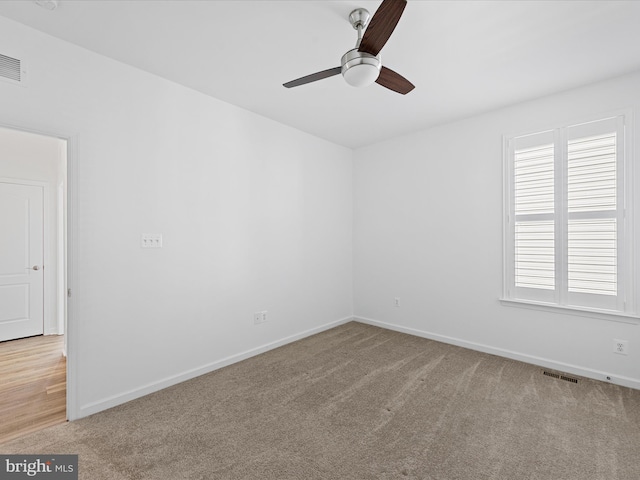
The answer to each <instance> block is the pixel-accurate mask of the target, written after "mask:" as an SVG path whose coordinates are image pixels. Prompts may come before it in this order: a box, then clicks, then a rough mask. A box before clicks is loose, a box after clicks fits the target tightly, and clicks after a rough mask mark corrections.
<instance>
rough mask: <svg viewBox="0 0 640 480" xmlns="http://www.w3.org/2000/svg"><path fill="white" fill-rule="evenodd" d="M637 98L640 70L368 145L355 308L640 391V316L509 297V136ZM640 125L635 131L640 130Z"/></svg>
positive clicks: (362, 153) (358, 170)
mask: <svg viewBox="0 0 640 480" xmlns="http://www.w3.org/2000/svg"><path fill="white" fill-rule="evenodd" d="M629 107H632V108H633V111H634V113H635V115H636V116H637V113H638V111H639V107H640V74H636V75H629V76H626V77H621V78H618V79H613V80H610V81H608V82H604V83H601V84H596V85H592V86H589V87H585V88H581V89H577V90H573V91H570V92H566V93H563V94H559V95H554V96H551V97H547V98H543V99H539V100H536V101H532V102H528V103H523V104H519V105H515V106H513V107H510V108H506V109H503V110H500V111H496V112H493V113H489V114H486V115H482V116H478V117H475V118H469V119H466V120H463V121H459V122H456V123H452V124H448V125H443V126H440V127H437V128H433V129H430V130H426V131H422V132H418V133H416V134H413V135H409V136H405V137H402V138H396V139H394V140H391V141H388V142H384V143H380V144H377V145H373V146H370V147H367V148H362V149H359V150H357V151H356V152H355V154H354V155H355V156H354V208H355V211H354V284H355V290H354V313H355V315H356V317H359V318H361V319H363V320H364V321H368V322H371V323H375V324H378V325H383V326H387V327H391V328H395V329H398V330H403V331H407V332H411V333H415V334H418V335H423V336H427V337H431V338H436V339H439V340H443V341H446V342H450V343H455V344H459V345H463V346H466V347H470V348H475V349H479V350H484V351H489V352H493V353H497V354H500V355H506V356H509V357H513V358H519V359H524V360H526V361H529V362H532V363H536V364H540V365H544V366H547V367H556V368H560V369H562V370H564V371H569V372H571V373H575V374H582V375H587V376H591V377H594V378H600V379H603V378H604V377H605V375H607V374H610V375H612V376H613V377H614V379H613V381H615V382H617V383H621V384H625V385H629V386H634V387H636V388H640V327H639V326H638V322H637V321H636V322H634V323H631V324H629V323H621V322H614V321H609V320H603V319H596V318H590V317H585V316H576V315H568V314H560V313H547V312H541V311H536V310H529V309H524V308H515V307H508V306H503V305H501V304H500V302H499V298H500V296H501V293H502V214H503V207H502V190H503V183H502V168H503V166H502V135H503V134H513V133H526V132H528V131H536V130H537V129H545V128H550V127H553V126H556V125H558V124H561V123H563V122H571V121H575V120H578V121H579V120H582V119H585V118H586V117H590V116H591V115H599V114H605V115H606V114H607V113H608V112H611V111H613V110H617V109H625V108H629ZM637 124H638V122H637V121H636V124H635V135H636V138H640V132H639V129H638V125H637ZM637 158H638V156H637V155H636V156H635V160H634V164H635V165H636V166H637V165H638V162H637ZM638 170H640V168H636V174H637V173H638ZM636 177H637V175H636ZM636 184H637V185H640V182H637V183H636ZM638 197H640V195H638V196H637V197H636V206H637V204H638V201H637V200H638ZM639 211H640V208H636V213H639ZM636 217H638V215H636ZM636 224H638V221H637V218H636ZM637 251H638V253H640V249H638V248H637ZM637 263H638V262H637V261H636V267H635V269H636V271H638V265H637ZM394 297H399V298H400V307H394ZM614 338H617V339H626V340H628V341H629V350H630V353H629V355H628V356H621V355H616V354H614V353H612V351H613V339H614Z"/></svg>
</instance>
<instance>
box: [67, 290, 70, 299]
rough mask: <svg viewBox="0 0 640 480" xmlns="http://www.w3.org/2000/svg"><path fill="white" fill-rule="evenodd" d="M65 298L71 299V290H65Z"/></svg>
mask: <svg viewBox="0 0 640 480" xmlns="http://www.w3.org/2000/svg"><path fill="white" fill-rule="evenodd" d="M67 297H69V298H71V289H70V288H67Z"/></svg>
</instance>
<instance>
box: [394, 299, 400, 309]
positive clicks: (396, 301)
mask: <svg viewBox="0 0 640 480" xmlns="http://www.w3.org/2000/svg"><path fill="white" fill-rule="evenodd" d="M393 304H394V305H395V306H396V307H399V306H400V297H395V298H394V299H393Z"/></svg>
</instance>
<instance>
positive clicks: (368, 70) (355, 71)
mask: <svg viewBox="0 0 640 480" xmlns="http://www.w3.org/2000/svg"><path fill="white" fill-rule="evenodd" d="M341 63H342V76H343V77H344V79H345V80H346V82H347V83H348V84H349V85H352V86H354V87H366V86H367V85H371V84H372V83H374V82H375V81H376V80H377V79H378V76H379V75H380V69H381V68H382V61H381V60H380V55H379V54H378V55H371V54H370V53H366V52H359V51H358V49H357V48H354V49H352V50H349V51H348V52H347V53H345V54H344V55H343V56H342V60H341Z"/></svg>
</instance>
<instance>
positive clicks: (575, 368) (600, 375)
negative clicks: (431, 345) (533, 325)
mask: <svg viewBox="0 0 640 480" xmlns="http://www.w3.org/2000/svg"><path fill="white" fill-rule="evenodd" d="M353 320H354V321H356V322H360V323H366V324H367V325H373V326H376V327H380V328H385V329H387V330H393V331H396V332H401V333H407V334H409V335H415V336H417V337H423V338H428V339H430V340H435V341H437V342H442V343H448V344H451V345H456V346H458V347H463V348H468V349H470V350H477V351H479V352H484V353H490V354H492V355H497V356H499V357H506V358H510V359H512V360H518V361H521V362H525V363H530V364H533V365H538V366H540V367H544V368H550V369H553V370H559V371H562V372H567V373H571V374H573V375H579V376H581V377H586V378H592V379H594V380H601V381H604V382H607V383H614V384H616V385H622V386H624V387H629V388H634V389H637V390H640V380H638V379H636V378H630V377H624V376H619V375H615V374H612V373H607V372H602V371H600V370H593V369H591V368H585V367H581V366H579V365H571V364H568V363H563V362H556V361H554V360H549V359H547V358H541V357H536V356H533V355H527V354H524V353H519V352H514V351H512V350H506V349H503V348H497V347H492V346H490V345H483V344H480V343H475V342H469V341H467V340H462V339H459V338H454V337H448V336H445V335H439V334H436V333H431V332H426V331H423V330H417V329H415V328H408V327H403V326H400V325H395V324H392V323H387V322H381V321H379V320H373V319H371V318H366V317H357V316H355V317H353Z"/></svg>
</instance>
